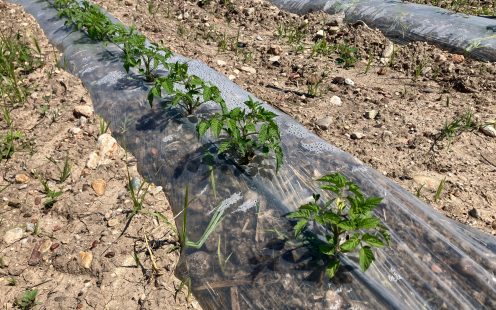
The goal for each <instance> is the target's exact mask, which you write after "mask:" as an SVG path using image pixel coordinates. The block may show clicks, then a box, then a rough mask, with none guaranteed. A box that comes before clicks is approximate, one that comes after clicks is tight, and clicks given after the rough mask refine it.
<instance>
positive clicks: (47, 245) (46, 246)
mask: <svg viewBox="0 0 496 310" xmlns="http://www.w3.org/2000/svg"><path fill="white" fill-rule="evenodd" d="M51 248H52V241H50V240H49V239H45V240H43V241H42V242H41V244H40V252H41V253H42V254H43V253H46V252H48V251H50V249H51Z"/></svg>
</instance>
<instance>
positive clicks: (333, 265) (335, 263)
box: [326, 258, 341, 279]
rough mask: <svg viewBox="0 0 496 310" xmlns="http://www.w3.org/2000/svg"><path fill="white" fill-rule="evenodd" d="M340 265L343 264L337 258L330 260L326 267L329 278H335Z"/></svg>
mask: <svg viewBox="0 0 496 310" xmlns="http://www.w3.org/2000/svg"><path fill="white" fill-rule="evenodd" d="M340 265H341V262H340V261H339V260H338V259H336V258H334V259H332V260H331V261H330V262H329V264H328V265H327V267H326V275H327V276H328V277H329V279H332V278H334V276H335V275H336V272H337V271H338V269H339V266H340Z"/></svg>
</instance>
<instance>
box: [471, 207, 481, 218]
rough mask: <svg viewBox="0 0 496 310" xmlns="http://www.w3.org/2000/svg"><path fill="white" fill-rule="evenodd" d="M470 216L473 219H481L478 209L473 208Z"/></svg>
mask: <svg viewBox="0 0 496 310" xmlns="http://www.w3.org/2000/svg"><path fill="white" fill-rule="evenodd" d="M468 215H470V216H471V217H475V218H476V219H478V218H480V214H479V210H477V209H476V208H472V209H471V210H470V211H468Z"/></svg>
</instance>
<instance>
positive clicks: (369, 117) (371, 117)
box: [365, 110, 379, 119]
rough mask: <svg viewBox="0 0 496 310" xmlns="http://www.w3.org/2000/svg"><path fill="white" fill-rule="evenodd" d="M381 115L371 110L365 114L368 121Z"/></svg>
mask: <svg viewBox="0 0 496 310" xmlns="http://www.w3.org/2000/svg"><path fill="white" fill-rule="evenodd" d="M377 114H379V113H378V112H377V111H376V110H370V111H367V112H365V117H366V118H368V119H375V117H376V116H377Z"/></svg>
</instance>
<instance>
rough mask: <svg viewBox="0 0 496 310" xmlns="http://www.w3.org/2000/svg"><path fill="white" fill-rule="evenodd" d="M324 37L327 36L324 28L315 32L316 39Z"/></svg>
mask: <svg viewBox="0 0 496 310" xmlns="http://www.w3.org/2000/svg"><path fill="white" fill-rule="evenodd" d="M323 37H325V31H324V30H323V29H321V30H319V31H317V33H316V34H315V38H316V39H322V38H323Z"/></svg>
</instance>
